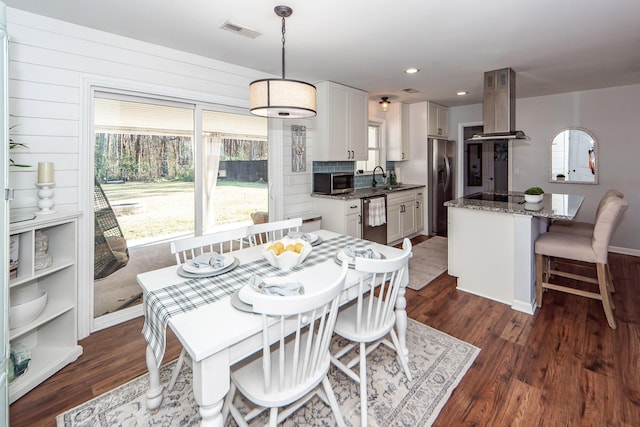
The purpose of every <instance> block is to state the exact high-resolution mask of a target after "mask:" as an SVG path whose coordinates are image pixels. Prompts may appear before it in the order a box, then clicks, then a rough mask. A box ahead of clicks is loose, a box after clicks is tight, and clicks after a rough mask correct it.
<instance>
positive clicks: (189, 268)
mask: <svg viewBox="0 0 640 427" xmlns="http://www.w3.org/2000/svg"><path fill="white" fill-rule="evenodd" d="M223 256H224V264H223V265H222V267H220V268H213V267H211V266H210V265H209V259H211V253H210V252H208V253H204V254H202V255H198V256H197V257H195V258H194V259H193V260H189V261H187V262H185V263H184V264H182V269H183V270H184V271H186V272H187V273H194V274H207V273H215V272H216V271H219V270H222V269H225V268H227V267H229V266H230V265H231V264H233V261H234V259H235V257H234V256H231V255H223ZM193 261H196V262H199V263H200V264H205V265H204V266H203V265H201V266H200V267H196V266H194V265H193V264H192V262H193Z"/></svg>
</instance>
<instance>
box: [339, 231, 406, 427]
mask: <svg viewBox="0 0 640 427" xmlns="http://www.w3.org/2000/svg"><path fill="white" fill-rule="evenodd" d="M402 248H403V251H404V252H403V254H402V255H401V256H399V257H397V258H393V259H368V258H356V259H355V270H356V271H357V272H358V273H360V283H359V287H358V298H357V300H356V302H355V304H352V305H350V306H349V307H347V308H346V309H344V310H342V311H341V312H340V313H339V314H338V319H337V321H336V328H335V333H336V334H338V335H340V336H341V337H343V338H346V339H347V340H349V341H351V343H349V344H347V345H346V346H345V347H343V348H342V349H340V350H339V351H338V352H337V353H335V354H334V355H333V356H331V362H332V363H333V364H334V365H335V366H336V367H337V368H339V369H340V370H341V371H343V372H344V373H345V374H346V375H347V376H348V377H349V378H351V379H352V380H354V381H355V382H356V383H359V384H360V422H361V425H362V426H366V425H367V355H368V354H370V353H371V352H372V351H373V350H375V349H376V348H377V347H378V346H379V345H380V344H385V345H386V346H388V347H389V348H391V349H392V350H394V351H395V352H396V354H397V356H398V360H399V361H400V364H401V365H402V369H403V370H404V372H405V374H406V376H407V378H408V379H409V381H411V380H412V376H411V371H410V370H409V363H408V362H409V361H408V360H407V356H406V355H405V354H404V353H403V352H402V350H401V348H400V344H399V341H398V336H397V334H396V331H395V330H394V326H395V324H396V316H395V306H396V299H397V298H398V294H399V292H400V288H401V286H402V284H403V283H404V282H406V280H407V279H408V277H407V274H408V266H409V258H410V257H411V241H410V240H409V239H406V238H405V239H404V241H403V245H402ZM387 335H390V336H391V340H392V341H393V342H389V340H388V339H387ZM356 345H359V354H358V355H355V356H354V357H353V358H352V359H351V360H349V361H348V362H342V361H341V360H340V359H342V358H343V357H345V356H347V355H348V353H349V352H351V350H352V349H354V348H355V347H356ZM357 364H359V365H360V366H359V368H360V370H359V375H358V374H356V373H355V372H354V370H353V367H354V366H355V365H357Z"/></svg>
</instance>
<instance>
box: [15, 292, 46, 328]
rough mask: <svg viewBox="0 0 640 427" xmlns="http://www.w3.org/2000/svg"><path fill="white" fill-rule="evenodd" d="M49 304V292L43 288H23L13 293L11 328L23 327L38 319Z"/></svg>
mask: <svg viewBox="0 0 640 427" xmlns="http://www.w3.org/2000/svg"><path fill="white" fill-rule="evenodd" d="M46 305H47V292H46V291H44V290H42V289H35V288H28V289H21V290H19V291H17V292H13V293H12V294H11V306H10V307H9V329H16V328H21V327H22V326H25V325H27V324H28V323H31V322H33V321H34V320H36V318H37V317H38V316H40V314H41V313H42V312H43V311H44V308H45V306H46Z"/></svg>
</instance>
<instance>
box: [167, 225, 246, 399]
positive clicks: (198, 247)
mask: <svg viewBox="0 0 640 427" xmlns="http://www.w3.org/2000/svg"><path fill="white" fill-rule="evenodd" d="M246 237H247V227H246V226H245V227H239V228H234V229H231V230H225V231H219V232H216V233H211V234H205V235H203V236H196V237H191V238H188V239H182V240H176V241H173V242H171V253H172V254H175V256H176V264H177V265H181V264H183V263H185V262H187V261H188V260H190V259H193V258H195V257H197V256H198V255H201V254H203V253H206V252H217V253H219V254H224V253H227V252H231V251H233V250H235V249H236V248H237V249H242V247H243V246H244V244H245V239H246ZM234 245H235V246H236V248H234ZM185 356H186V351H185V349H184V348H183V349H182V351H180V356H178V361H177V362H176V366H175V367H174V368H173V372H172V373H171V378H170V380H169V386H168V390H173V387H174V386H175V385H176V380H177V379H178V374H179V373H180V369H182V365H183V364H184V358H185Z"/></svg>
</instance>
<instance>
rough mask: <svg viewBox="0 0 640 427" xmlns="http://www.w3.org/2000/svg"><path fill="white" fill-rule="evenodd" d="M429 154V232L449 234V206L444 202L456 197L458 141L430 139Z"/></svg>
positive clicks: (439, 234) (441, 234) (440, 234)
mask: <svg viewBox="0 0 640 427" xmlns="http://www.w3.org/2000/svg"><path fill="white" fill-rule="evenodd" d="M428 156H429V185H428V186H427V188H428V191H427V194H428V197H429V234H430V235H438V236H446V235H447V208H446V207H445V206H444V205H443V204H444V202H446V201H448V200H452V199H453V198H454V195H453V193H454V188H455V182H454V180H455V176H456V173H455V171H456V163H455V161H456V142H455V141H448V140H446V139H434V138H429V139H428Z"/></svg>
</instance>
